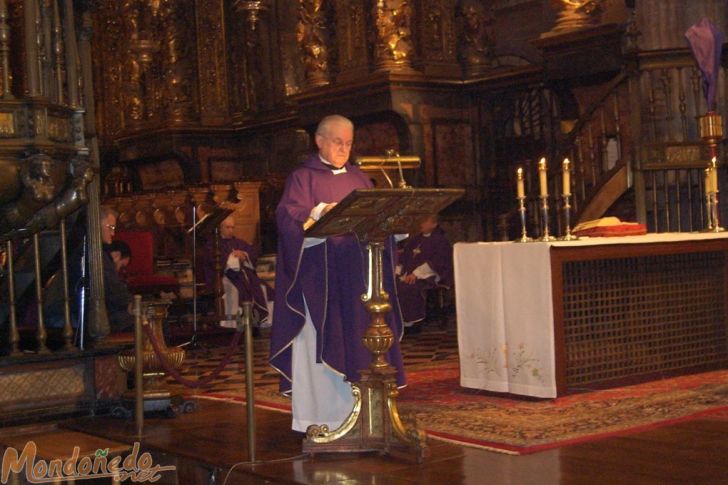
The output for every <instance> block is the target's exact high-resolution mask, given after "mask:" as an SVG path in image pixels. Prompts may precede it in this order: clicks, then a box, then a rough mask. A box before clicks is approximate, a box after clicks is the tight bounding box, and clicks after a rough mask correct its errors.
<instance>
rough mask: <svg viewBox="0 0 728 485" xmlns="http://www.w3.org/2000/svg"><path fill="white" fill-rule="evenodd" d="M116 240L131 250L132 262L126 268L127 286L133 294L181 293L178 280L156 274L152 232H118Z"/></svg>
mask: <svg viewBox="0 0 728 485" xmlns="http://www.w3.org/2000/svg"><path fill="white" fill-rule="evenodd" d="M114 239H118V240H120V241H124V242H125V243H127V244H128V245H129V248H130V249H131V261H130V262H129V266H127V267H126V268H125V273H126V284H127V285H128V286H129V291H130V292H131V293H139V294H142V295H150V294H157V293H159V292H160V291H167V292H174V293H177V292H178V291H179V283H178V282H177V278H175V277H174V276H170V275H165V274H157V273H155V272H154V236H153V234H152V232H151V231H118V232H117V233H116V235H115V236H114Z"/></svg>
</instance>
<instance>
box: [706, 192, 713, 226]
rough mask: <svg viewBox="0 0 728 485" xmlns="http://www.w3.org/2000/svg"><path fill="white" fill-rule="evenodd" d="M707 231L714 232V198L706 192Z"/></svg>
mask: <svg viewBox="0 0 728 485" xmlns="http://www.w3.org/2000/svg"><path fill="white" fill-rule="evenodd" d="M705 220H706V225H705V231H706V232H710V231H712V230H713V197H712V195H711V194H710V192H705Z"/></svg>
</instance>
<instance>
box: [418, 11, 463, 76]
mask: <svg viewBox="0 0 728 485" xmlns="http://www.w3.org/2000/svg"><path fill="white" fill-rule="evenodd" d="M456 3H457V0H416V3H415V6H416V8H415V11H416V12H417V16H416V28H415V31H416V34H417V35H416V38H417V43H416V44H417V52H418V55H417V68H418V70H421V71H423V72H424V73H425V74H430V75H437V76H454V77H458V78H459V77H460V69H458V59H457V35H456V28H455V27H456V25H455V17H456Z"/></svg>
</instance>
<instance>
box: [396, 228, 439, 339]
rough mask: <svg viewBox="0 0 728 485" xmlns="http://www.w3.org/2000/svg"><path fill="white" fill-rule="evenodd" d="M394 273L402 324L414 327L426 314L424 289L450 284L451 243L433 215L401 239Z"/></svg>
mask: <svg viewBox="0 0 728 485" xmlns="http://www.w3.org/2000/svg"><path fill="white" fill-rule="evenodd" d="M396 273H397V296H398V298H399V304H400V307H401V308H402V319H403V320H404V325H405V327H413V328H416V327H415V325H416V324H417V323H419V322H421V321H423V320H424V319H425V318H426V317H427V290H429V289H431V288H435V287H436V286H444V287H447V288H449V287H451V286H452V284H453V264H452V245H451V244H450V241H448V239H447V237H445V232H444V231H443V230H442V229H441V228H440V226H439V225H438V221H437V216H436V215H433V216H430V217H428V218H427V219H425V220H424V221H423V222H422V224H421V225H420V233H419V234H417V235H414V236H412V237H410V238H408V239H407V240H406V241H405V242H404V248H403V250H402V252H401V255H400V258H399V262H398V264H397V269H396Z"/></svg>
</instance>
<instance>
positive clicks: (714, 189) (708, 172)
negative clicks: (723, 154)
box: [705, 157, 725, 232]
mask: <svg viewBox="0 0 728 485" xmlns="http://www.w3.org/2000/svg"><path fill="white" fill-rule="evenodd" d="M718 192H719V190H718V165H717V161H716V157H713V158H712V159H711V160H710V164H708V168H706V169H705V206H706V207H705V208H706V212H707V219H708V228H707V230H708V231H710V232H723V231H725V229H724V228H722V227H721V225H720V210H719V206H718Z"/></svg>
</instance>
